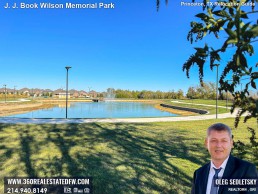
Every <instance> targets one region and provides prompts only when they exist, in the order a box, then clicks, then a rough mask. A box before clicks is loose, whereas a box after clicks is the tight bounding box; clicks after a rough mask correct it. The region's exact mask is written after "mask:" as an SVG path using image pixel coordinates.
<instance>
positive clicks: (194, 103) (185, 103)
mask: <svg viewBox="0 0 258 194" xmlns="http://www.w3.org/2000/svg"><path fill="white" fill-rule="evenodd" d="M172 101H173V100H164V103H165V104H171V105H173V106H180V107H188V108H195V109H201V110H207V111H209V113H208V114H216V107H212V106H203V105H197V104H205V105H214V106H215V105H216V100H202V99H194V100H174V101H179V102H181V103H176V102H172ZM189 103H191V104H189ZM231 104H232V103H228V108H222V107H218V114H221V113H227V112H230V107H229V105H231ZM218 106H225V107H226V104H225V101H223V100H219V101H218Z"/></svg>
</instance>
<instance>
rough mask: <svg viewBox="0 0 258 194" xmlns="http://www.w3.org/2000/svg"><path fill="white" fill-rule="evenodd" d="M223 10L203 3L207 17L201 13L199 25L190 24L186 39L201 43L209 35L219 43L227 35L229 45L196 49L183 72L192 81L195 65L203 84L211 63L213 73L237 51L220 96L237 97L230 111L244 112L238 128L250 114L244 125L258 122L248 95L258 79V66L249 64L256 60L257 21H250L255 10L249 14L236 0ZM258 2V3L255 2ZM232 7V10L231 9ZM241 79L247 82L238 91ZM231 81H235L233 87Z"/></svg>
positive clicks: (249, 0) (254, 103)
mask: <svg viewBox="0 0 258 194" xmlns="http://www.w3.org/2000/svg"><path fill="white" fill-rule="evenodd" d="M218 2H219V3H221V4H220V5H221V6H210V4H209V2H208V1H206V0H205V1H204V4H205V5H206V6H205V7H204V13H199V14H197V15H196V16H195V17H196V18H198V19H199V20H200V21H198V22H196V21H193V22H191V30H190V31H189V33H188V36H187V39H188V41H190V42H191V43H193V41H195V42H197V41H199V40H202V39H204V38H205V37H206V35H207V34H209V37H210V36H212V35H214V36H215V37H216V38H217V39H219V37H220V36H219V35H221V34H223V36H224V35H226V37H227V38H226V41H224V42H222V45H221V46H220V47H219V48H213V47H211V46H208V45H207V44H205V45H204V47H203V48H195V50H196V52H195V53H194V54H193V55H191V56H190V58H189V59H188V60H187V61H186V62H185V63H184V65H183V70H184V71H186V75H187V77H189V71H190V69H191V67H192V66H193V65H197V66H198V68H199V79H200V83H201V84H203V68H204V65H206V64H207V62H209V65H210V68H211V70H213V68H214V66H216V65H220V61H221V59H222V58H223V57H224V55H225V54H226V53H227V51H228V50H229V49H230V50H232V49H233V50H234V54H233V57H232V59H231V60H230V61H228V62H227V64H226V65H225V68H224V70H223V73H222V75H221V76H220V80H219V83H220V92H221V91H226V92H227V91H229V92H230V93H231V94H232V95H233V97H234V103H233V106H232V109H231V111H232V112H233V111H234V110H235V108H236V107H240V108H241V109H240V110H239V112H238V115H237V119H236V123H235V125H236V126H237V124H238V122H239V118H240V116H241V115H243V114H244V113H246V112H247V113H248V116H246V117H245V121H247V120H248V119H250V118H252V117H255V118H257V121H258V113H257V108H258V104H257V100H255V99H254V98H252V97H251V96H250V95H249V91H250V90H251V89H256V82H255V81H256V80H257V79H258V72H257V66H258V63H257V64H255V63H253V64H250V63H248V62H247V55H249V56H253V54H254V47H253V44H254V43H255V42H257V41H258V39H257V36H258V21H256V23H254V22H253V21H252V20H251V19H249V15H250V14H257V13H258V11H255V10H254V8H255V7H254V6H253V7H252V10H251V11H250V12H246V11H245V10H244V8H243V6H242V4H241V3H240V2H239V1H237V0H230V1H228V2H227V3H230V4H225V3H223V2H222V1H218ZM241 2H242V3H249V4H250V3H254V0H244V1H241ZM256 2H258V0H256ZM228 5H230V6H228ZM242 79H248V80H249V81H248V82H247V83H246V84H245V87H244V90H242V91H239V90H237V89H236V88H237V86H238V85H239V84H240V83H241V80H242ZM228 80H232V82H231V83H230V82H229V81H228Z"/></svg>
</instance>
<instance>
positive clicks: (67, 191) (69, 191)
mask: <svg viewBox="0 0 258 194" xmlns="http://www.w3.org/2000/svg"><path fill="white" fill-rule="evenodd" d="M64 193H72V189H71V188H69V187H64Z"/></svg>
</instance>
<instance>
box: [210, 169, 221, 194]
mask: <svg viewBox="0 0 258 194" xmlns="http://www.w3.org/2000/svg"><path fill="white" fill-rule="evenodd" d="M213 169H214V170H215V174H214V176H213V178H212V183H211V192H210V194H217V193H218V188H219V187H218V186H216V185H215V180H216V179H218V178H219V176H218V174H219V172H220V171H221V169H222V168H219V169H216V168H213Z"/></svg>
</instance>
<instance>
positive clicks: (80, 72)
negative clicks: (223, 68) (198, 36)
mask: <svg viewBox="0 0 258 194" xmlns="http://www.w3.org/2000/svg"><path fill="white" fill-rule="evenodd" d="M188 1H189V2H190V1H191V0H188ZM7 2H8V3H10V4H11V5H12V3H13V2H16V3H17V4H19V3H20V2H28V3H29V2H31V3H34V2H36V3H41V2H51V3H66V2H72V3H99V2H105V3H111V2H112V3H114V4H115V8H114V9H4V8H3V6H4V5H5V4H6V3H7ZM201 11H202V8H201V7H182V6H181V5H180V1H178V0H176V1H169V4H168V6H167V7H166V6H165V3H164V1H161V6H160V11H159V12H157V11H156V1H155V0H141V1H139V0H138V1H137V0H130V1H126V0H112V1H108V0H104V1H100V0H90V1H88V0H84V1H81V0H78V1H75V0H71V1H61V0H59V1H56V0H50V1H44V0H42V1H31V0H30V1H27V0H26V1H20V0H17V1H8V0H3V1H1V2H0V25H1V31H0V42H1V46H0V67H1V70H0V87H1V85H3V84H6V85H7V87H10V88H13V86H16V88H17V89H20V88H23V87H29V88H36V87H37V88H44V89H46V88H49V89H57V88H65V79H66V70H65V66H72V69H70V70H69V89H72V88H74V89H79V90H88V87H91V89H93V90H96V91H99V92H101V91H105V90H106V89H107V88H109V87H113V88H115V89H129V90H143V89H146V90H162V91H169V90H176V91H177V90H178V89H183V90H184V91H187V89H188V87H189V86H195V85H197V84H198V83H199V81H198V72H197V69H196V68H193V69H192V71H191V74H190V76H191V77H190V79H187V77H186V75H185V72H183V71H182V65H183V63H184V62H185V61H186V60H187V59H188V57H189V56H190V54H192V53H193V52H194V50H193V47H194V46H197V44H195V45H191V44H190V43H189V42H187V40H186V36H187V32H188V31H189V29H190V21H192V20H193V16H194V15H195V14H196V13H199V12H201ZM201 45H203V43H201ZM215 76H216V72H215V71H214V72H211V71H210V70H209V68H208V67H207V68H206V69H205V77H204V79H205V81H213V82H215V78H216V77H215Z"/></svg>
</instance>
